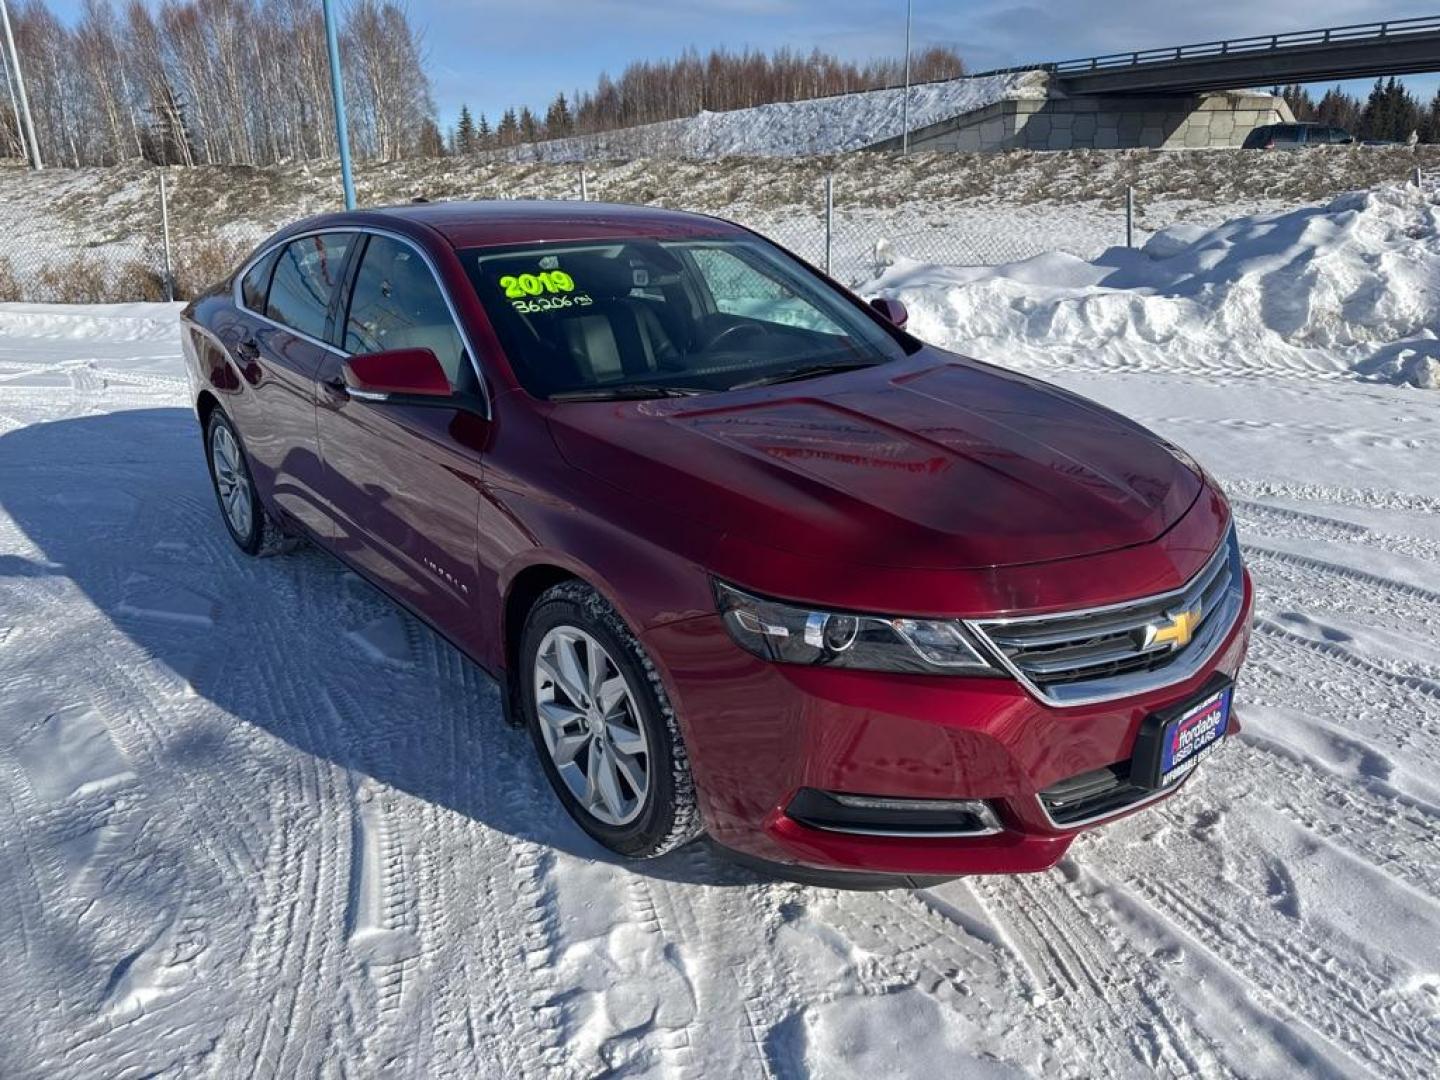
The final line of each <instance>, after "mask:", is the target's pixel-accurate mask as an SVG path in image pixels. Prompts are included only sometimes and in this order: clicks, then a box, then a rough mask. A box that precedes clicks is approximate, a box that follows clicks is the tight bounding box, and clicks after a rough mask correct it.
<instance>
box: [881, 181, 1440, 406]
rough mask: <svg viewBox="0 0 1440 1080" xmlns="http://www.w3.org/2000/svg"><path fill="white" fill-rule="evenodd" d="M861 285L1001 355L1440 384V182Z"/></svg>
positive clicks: (972, 347) (1064, 362) (934, 328)
mask: <svg viewBox="0 0 1440 1080" xmlns="http://www.w3.org/2000/svg"><path fill="white" fill-rule="evenodd" d="M865 289H866V290H868V291H869V292H872V293H884V294H885V295H888V296H894V297H897V298H899V299H901V300H903V301H904V302H905V304H906V306H907V307H908V308H909V309H910V313H911V318H912V322H911V329H913V330H914V331H915V332H916V333H917V334H919V335H920V336H921V337H922V338H925V339H927V340H930V341H936V342H944V343H945V344H947V345H949V346H951V347H953V348H956V349H958V350H959V351H961V352H966V353H970V354H972V355H976V356H982V357H987V358H991V359H994V360H996V361H997V362H1000V363H1016V362H1029V363H1037V364H1043V365H1045V366H1056V365H1059V366H1065V367H1078V368H1089V369H1095V368H1101V369H1115V368H1143V369H1151V370H1157V371H1192V372H1195V373H1211V374H1214V375H1216V376H1229V375H1234V374H1266V375H1300V376H1311V375H1314V376H1327V375H1335V374H1338V373H1341V372H1349V373H1354V374H1358V375H1363V376H1368V377H1373V378H1378V379H1382V380H1385V381H1391V382H1402V383H1409V384H1411V385H1414V386H1421V387H1426V388H1429V389H1440V341H1437V339H1436V335H1437V331H1440V186H1437V185H1434V184H1431V185H1428V186H1426V187H1424V188H1416V187H1413V186H1405V187H1400V186H1396V187H1389V188H1384V189H1381V190H1378V191H1373V192H1360V193H1356V194H1351V195H1345V196H1342V197H1341V198H1338V199H1335V200H1334V201H1332V202H1330V203H1329V204H1327V205H1324V206H1318V207H1307V208H1305V209H1301V210H1289V211H1284V212H1281V213H1273V214H1261V215H1257V216H1254V217H1246V218H1239V219H1237V220H1235V221H1232V222H1229V223H1227V224H1225V225H1222V226H1220V227H1218V228H1211V229H1206V228H1203V227H1200V226H1194V225H1183V226H1177V227H1174V228H1171V229H1168V230H1165V231H1163V232H1160V233H1157V234H1156V235H1155V236H1153V237H1152V238H1151V239H1150V240H1149V242H1148V243H1147V244H1146V245H1145V247H1144V249H1143V250H1141V251H1131V250H1128V249H1126V248H1112V249H1111V250H1109V251H1107V252H1106V253H1104V254H1103V255H1101V256H1100V257H1099V258H1097V259H1095V260H1094V261H1093V262H1086V261H1083V260H1081V259H1077V258H1075V257H1074V256H1070V255H1064V254H1058V253H1051V254H1047V255H1043V256H1039V257H1037V258H1033V259H1028V260H1025V261H1023V262H1018V263H1011V264H1008V265H1004V266H997V267H989V268H985V267H980V268H956V267H945V266H932V265H924V264H920V263H916V262H913V261H911V260H907V259H898V260H896V262H895V265H893V266H892V267H890V268H889V269H888V270H887V271H886V272H885V273H884V274H883V275H882V276H881V277H880V278H879V279H878V280H876V281H874V282H872V283H871V284H870V285H868V286H865Z"/></svg>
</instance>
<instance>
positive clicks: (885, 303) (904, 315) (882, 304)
mask: <svg viewBox="0 0 1440 1080" xmlns="http://www.w3.org/2000/svg"><path fill="white" fill-rule="evenodd" d="M870 306H871V307H872V308H874V309H875V310H876V311H878V312H879V313H880V314H881V315H883V316H884V317H885V318H886V319H888V320H890V322H892V323H894V324H895V325H896V326H898V327H900V328H901V329H902V330H903V329H904V327H905V323H906V322H907V321H908V320H909V318H910V313H909V312H908V311H906V310H905V305H904V304H902V303H901V302H900V301H899V300H891V299H890V298H889V297H888V296H877V297H876V298H875V299H874V300H871V301H870Z"/></svg>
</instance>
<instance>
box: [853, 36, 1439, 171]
mask: <svg viewBox="0 0 1440 1080" xmlns="http://www.w3.org/2000/svg"><path fill="white" fill-rule="evenodd" d="M1433 71H1440V16H1429V17H1425V18H1417V19H1391V20H1387V21H1385V22H1373V23H1362V24H1358V25H1352V26H1333V27H1330V28H1328V29H1322V30H1300V31H1294V32H1291V33H1285V34H1266V35H1262V36H1258V37H1243V38H1231V39H1229V40H1227V41H1207V42H1201V43H1199V44H1195V45H1176V46H1171V47H1166V48H1162V49H1141V50H1135V51H1132V52H1123V53H1112V54H1110V55H1108V56H1090V57H1086V58H1084V59H1081V60H1062V61H1058V62H1055V63H1046V64H1030V65H1026V66H1024V67H1015V68H1001V69H997V70H995V71H985V72H979V73H977V75H975V76H972V77H975V78H978V77H983V76H988V75H1010V74H1015V73H1020V72H1029V73H1032V74H1033V82H1032V80H1029V79H1027V80H1026V81H1027V82H1032V86H1033V85H1034V83H1043V85H1044V90H1043V93H1040V94H1037V93H1034V92H1033V90H1032V92H1030V93H1028V94H1019V95H1016V96H1015V97H1013V98H1011V99H1009V100H1004V101H1000V102H997V103H996V104H993V105H989V106H986V107H985V108H982V109H975V110H972V111H970V112H967V113H963V114H961V115H957V116H954V117H952V118H950V119H947V120H942V121H940V122H938V123H934V124H930V125H928V126H927V127H924V128H920V129H918V130H915V131H912V132H911V133H910V146H911V148H912V149H916V150H942V151H943V150H962V151H963V150H1016V149H1025V150H1070V149H1082V148H1083V149H1119V148H1126V147H1154V148H1165V149H1175V148H1196V149H1198V148H1205V147H1224V146H1230V147H1235V146H1239V145H1240V144H1241V143H1242V142H1243V141H1244V139H1245V136H1246V135H1248V134H1249V133H1250V132H1251V131H1253V130H1254V129H1255V128H1257V127H1260V126H1262V125H1265V124H1273V123H1285V122H1290V121H1293V120H1294V119H1295V117H1294V116H1293V115H1292V114H1291V112H1290V108H1289V106H1288V105H1286V104H1285V102H1284V101H1283V100H1282V99H1280V98H1278V97H1274V96H1272V95H1271V94H1270V93H1269V92H1268V91H1266V90H1253V89H1245V88H1246V87H1269V86H1275V85H1279V84H1285V83H1296V82H1298V83H1307V82H1325V81H1329V80H1332V79H1337V80H1338V79H1355V78H1374V77H1376V76H1388V75H1411V74H1418V73H1421V72H1433ZM901 141H902V140H901V139H900V138H899V137H898V136H897V137H895V138H888V139H884V140H881V141H878V142H876V143H875V144H873V146H872V147H870V148H871V149H877V150H894V149H898V148H899V147H900V145H901Z"/></svg>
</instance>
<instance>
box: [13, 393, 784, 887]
mask: <svg viewBox="0 0 1440 1080" xmlns="http://www.w3.org/2000/svg"><path fill="white" fill-rule="evenodd" d="M0 478H3V482H0V508H3V510H4V512H5V513H6V514H7V515H9V516H10V517H11V518H12V519H13V520H14V521H15V523H16V525H17V526H18V527H19V528H20V529H21V530H22V531H23V532H24V533H25V535H26V536H27V537H28V538H29V539H30V540H31V541H32V542H33V543H34V544H35V546H36V547H37V548H38V549H39V552H40V554H39V556H37V557H22V556H18V555H6V556H4V557H3V558H0V578H5V577H27V578H42V579H46V584H47V585H53V584H54V582H55V581H56V579H62V580H63V579H69V580H71V581H73V582H74V583H75V585H76V586H77V587H78V588H79V589H80V590H81V592H82V593H83V594H84V596H85V597H86V598H87V599H88V600H89V601H90V602H91V603H93V604H94V605H95V607H96V608H98V609H99V611H100V612H101V613H102V614H103V615H104V616H105V617H106V618H107V619H108V620H109V621H110V622H111V623H113V624H114V626H116V627H117V628H119V629H120V630H121V631H123V632H124V634H125V635H126V636H127V637H128V638H129V639H130V640H131V641H132V642H133V643H134V644H135V645H136V646H138V649H139V659H138V662H143V663H146V664H149V665H151V666H152V667H156V669H157V671H158V672H159V673H160V674H159V676H158V681H157V693H160V694H169V695H170V696H172V697H178V698H179V699H180V700H184V699H185V697H186V696H187V695H191V694H193V695H198V696H199V697H201V698H204V699H206V700H208V701H209V702H211V703H213V704H214V705H215V706H217V707H218V709H219V710H222V714H221V715H219V716H218V717H216V718H215V719H214V720H212V721H211V722H210V724H209V725H207V726H206V727H202V728H201V729H200V730H201V731H202V732H204V734H196V729H195V728H194V726H193V725H191V726H189V727H187V729H186V730H187V732H188V734H186V735H184V736H180V735H177V736H176V737H174V738H172V739H170V740H168V742H167V745H166V754H165V756H166V758H167V759H168V760H169V763H170V764H171V765H172V766H173V767H174V768H178V769H188V770H197V771H203V770H206V769H211V768H231V767H234V766H233V755H231V754H229V751H230V750H231V749H234V748H235V747H236V746H237V745H238V747H240V748H243V749H244V751H245V753H246V755H247V758H248V760H247V763H246V765H247V768H248V767H255V768H266V767H273V768H274V769H276V770H277V772H278V771H279V770H281V769H283V767H284V762H285V759H286V755H283V754H276V755H275V756H273V757H271V756H269V755H267V754H266V753H265V744H264V743H263V742H261V743H260V744H258V745H257V744H256V742H255V740H253V739H249V738H246V737H245V736H246V733H245V732H241V731H237V730H227V729H226V728H225V727H224V726H223V725H226V724H229V723H233V724H235V725H242V724H245V725H253V726H254V727H255V728H258V729H261V730H263V731H265V732H268V733H269V734H270V735H271V736H274V737H275V738H277V739H280V740H283V741H284V742H285V743H288V744H289V745H290V746H293V747H295V748H296V749H298V750H300V751H302V752H304V753H306V754H310V755H314V756H315V757H318V758H323V759H326V760H328V761H331V762H333V763H334V764H335V765H338V766H340V767H341V768H342V769H344V770H346V771H347V774H348V775H349V777H350V778H351V791H352V796H358V795H359V792H360V789H361V788H362V787H364V786H365V785H366V782H367V780H366V778H371V779H373V780H374V781H378V782H380V783H381V784H384V785H388V786H390V787H393V788H395V789H398V790H401V791H404V792H407V793H409V794H411V795H413V796H415V797H417V798H420V799H423V800H425V801H427V802H430V803H433V804H435V805H437V806H441V807H444V808H445V809H447V810H450V811H452V812H454V813H456V814H460V815H463V816H464V817H467V818H471V819H473V820H475V821H478V822H480V823H481V824H483V825H485V826H487V827H488V828H491V829H494V830H497V831H499V832H502V833H505V834H508V835H510V836H514V837H517V838H520V839H523V840H527V841H532V842H535V843H538V844H543V845H546V846H548V847H551V848H555V849H558V850H560V851H564V852H567V853H569V854H571V855H574V856H576V857H579V858H584V859H591V860H599V861H615V859H614V857H613V856H611V855H610V853H609V852H606V851H605V850H604V849H603V848H601V847H599V846H598V845H597V844H595V843H594V842H593V841H592V840H591V839H590V838H589V837H588V836H586V835H585V834H584V833H583V832H582V831H581V830H580V829H579V828H578V827H576V826H575V824H574V823H573V822H572V821H571V820H570V819H569V817H568V816H567V815H566V814H565V813H564V811H563V810H562V809H561V808H560V806H559V804H558V802H557V801H556V800H555V798H554V795H553V793H552V792H551V791H550V789H549V786H548V784H547V782H546V780H545V777H544V774H543V773H542V772H541V769H540V766H539V763H538V762H537V761H536V759H535V755H534V750H533V748H532V746H531V744H530V741H529V737H528V736H527V735H526V734H525V733H524V732H523V731H517V730H515V729H513V728H511V727H509V726H508V725H507V724H506V723H505V722H504V721H503V719H502V718H501V716H500V709H499V693H498V690H497V688H496V686H495V684H494V683H493V681H492V680H490V679H489V678H488V677H487V676H486V675H485V674H484V673H483V672H481V671H480V669H479V668H478V667H476V666H475V665H473V664H471V663H470V662H469V661H468V660H466V659H465V658H464V657H462V656H461V655H460V653H458V652H457V651H456V650H455V649H454V648H452V647H451V646H450V645H449V644H447V643H446V642H445V641H444V640H443V639H441V638H440V637H439V636H438V635H437V634H435V633H434V632H432V631H431V630H429V629H428V628H426V627H425V626H423V625H422V624H421V623H420V622H419V621H418V620H417V619H415V618H413V617H412V616H410V615H408V614H405V613H402V612H401V611H400V610H399V609H398V608H397V607H395V606H394V605H393V604H391V603H390V602H389V601H388V600H387V599H386V598H385V597H384V596H383V595H382V594H380V593H379V592H378V591H377V590H376V589H374V588H373V587H371V586H370V585H368V584H367V583H365V582H364V581H362V580H361V579H360V578H359V577H357V576H356V575H355V574H353V573H351V572H350V571H348V570H346V569H345V568H344V567H343V566H341V564H340V563H338V562H336V561H335V560H333V559H331V558H330V557H329V556H327V555H325V554H323V553H321V552H319V551H317V550H315V549H313V548H310V547H302V548H301V549H300V550H299V551H297V552H296V553H294V554H293V555H290V556H288V557H281V558H275V559H264V560H257V559H251V558H248V557H247V556H245V555H243V554H241V553H240V552H239V551H237V550H236V549H235V548H234V546H233V545H232V544H231V542H230V539H229V536H228V535H227V534H226V532H225V528H224V525H223V524H222V522H221V520H220V516H219V510H218V509H217V507H216V504H215V499H214V495H213V493H212V490H211V487H210V480H209V477H208V475H207V472H206V469H205V464H204V459H203V454H202V449H201V443H200V439H199V432H198V428H197V425H196V422H195V418H194V416H193V415H192V414H191V413H190V412H189V411H188V410H185V409H143V410H134V411H128V412H114V413H104V414H98V415H93V416H83V417H76V418H70V419H62V420H55V421H51V422H48V423H43V424H36V425H31V426H28V427H22V428H19V429H16V430H14V431H11V432H8V433H6V434H5V435H3V436H0ZM99 655H100V656H101V657H102V658H104V659H105V660H107V661H108V662H127V663H128V662H137V658H136V657H135V656H131V657H125V658H122V657H119V656H113V655H112V656H110V657H106V656H105V653H104V651H103V650H102V651H101V652H100V653H99ZM167 683H168V684H169V689H168V690H167V688H166V684H167ZM225 714H228V717H233V720H230V719H228V717H227V716H226V715H225ZM161 715H162V716H163V707H162V711H161ZM227 744H229V745H227ZM255 790H257V791H258V790H260V789H259V788H256V789H255ZM626 865H627V866H629V867H631V868H633V869H634V870H635V871H636V872H640V873H646V874H651V875H654V876H656V877H660V878H665V879H669V880H681V881H688V882H694V883H700V884H710V885H745V884H751V883H753V882H755V881H756V880H759V879H758V878H757V877H756V875H755V874H753V873H752V872H751V871H750V870H748V869H745V868H742V867H740V866H737V865H735V864H733V863H731V862H729V861H728V860H726V859H725V858H723V857H722V856H721V855H720V854H718V853H717V852H715V851H714V850H713V849H711V848H709V847H708V846H706V845H703V844H701V845H691V846H690V847H688V848H686V849H684V850H683V851H680V852H676V853H674V854H672V855H669V856H666V857H664V858H661V859H656V860H652V861H649V862H644V863H629V864H626Z"/></svg>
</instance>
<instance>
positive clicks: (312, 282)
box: [227, 231, 358, 536]
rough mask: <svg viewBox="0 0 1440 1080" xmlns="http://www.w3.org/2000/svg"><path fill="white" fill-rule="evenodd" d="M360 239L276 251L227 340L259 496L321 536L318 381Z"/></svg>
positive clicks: (308, 242)
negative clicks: (241, 382) (239, 382)
mask: <svg viewBox="0 0 1440 1080" xmlns="http://www.w3.org/2000/svg"><path fill="white" fill-rule="evenodd" d="M357 239H358V238H357V234H355V233H353V232H344V231H336V232H327V233H318V234H316V235H313V236H305V237H301V238H299V239H296V240H291V241H289V242H288V243H285V244H282V245H280V246H278V247H276V248H275V249H274V250H272V251H271V252H269V253H267V254H266V255H265V256H264V257H263V258H261V259H260V260H258V261H257V262H256V263H255V264H254V265H253V266H252V267H251V268H250V269H249V270H248V271H247V272H246V273H245V275H244V276H243V277H242V279H241V287H240V296H239V301H240V303H239V316H238V319H237V323H238V326H237V328H236V331H235V333H234V335H233V340H231V341H228V342H227V344H229V346H230V350H231V353H232V355H233V356H234V357H235V359H236V363H237V366H238V367H239V369H240V372H241V375H242V377H243V378H244V379H245V380H246V382H247V383H248V384H249V387H250V389H251V391H252V392H251V393H249V394H246V395H241V398H240V401H239V403H237V406H236V407H237V408H238V409H241V410H242V411H243V412H244V413H245V415H241V416H239V417H236V418H235V419H236V420H237V422H238V424H239V426H240V433H241V437H242V438H243V439H244V440H245V449H246V451H247V453H248V456H249V459H250V464H251V468H252V472H253V473H254V474H255V482H256V484H257V486H258V487H259V489H260V491H261V492H262V493H263V494H268V495H269V496H270V498H271V499H272V500H273V501H274V503H275V504H276V505H277V506H278V507H279V508H280V509H281V510H283V511H284V512H286V513H287V514H289V515H291V516H292V517H293V518H295V519H296V520H297V521H299V522H300V523H301V524H302V525H304V526H305V527H306V528H308V529H310V530H311V531H312V532H315V533H317V534H319V535H321V536H324V535H326V534H327V533H328V531H329V522H330V515H329V513H328V512H327V511H326V509H325V507H324V506H323V503H322V496H321V494H320V489H321V479H322V475H321V473H322V471H321V464H320V456H319V446H318V443H317V439H316V429H315V403H316V395H317V386H316V382H315V380H316V376H317V374H318V372H319V370H320V366H321V362H322V361H323V360H324V359H325V357H327V356H330V355H333V354H334V352H335V350H334V347H333V346H331V345H329V344H327V336H328V334H329V333H330V329H331V306H332V304H333V302H334V300H335V299H336V297H337V294H338V292H339V289H340V284H341V282H342V281H343V280H344V275H345V268H346V263H347V260H348V258H349V256H350V254H351V252H352V251H353V249H354V247H355V245H356V241H357Z"/></svg>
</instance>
